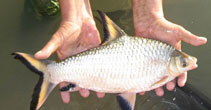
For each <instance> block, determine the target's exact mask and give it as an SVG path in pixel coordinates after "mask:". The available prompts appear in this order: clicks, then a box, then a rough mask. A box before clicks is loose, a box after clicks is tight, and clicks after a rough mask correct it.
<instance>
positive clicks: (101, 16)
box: [97, 10, 110, 44]
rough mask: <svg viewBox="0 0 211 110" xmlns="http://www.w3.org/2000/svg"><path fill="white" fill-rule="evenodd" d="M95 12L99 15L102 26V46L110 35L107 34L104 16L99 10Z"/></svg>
mask: <svg viewBox="0 0 211 110" xmlns="http://www.w3.org/2000/svg"><path fill="white" fill-rule="evenodd" d="M97 12H98V14H99V15H100V18H101V23H102V24H103V32H104V39H103V40H102V42H101V44H103V43H104V42H106V41H107V40H108V39H109V36H110V33H109V29H108V26H107V21H106V18H105V14H104V13H103V12H102V11H100V10H97ZM99 21H100V19H99Z"/></svg>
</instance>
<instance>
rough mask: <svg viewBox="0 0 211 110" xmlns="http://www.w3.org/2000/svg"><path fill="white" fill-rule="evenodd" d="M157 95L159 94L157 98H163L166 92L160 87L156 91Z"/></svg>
mask: <svg viewBox="0 0 211 110" xmlns="http://www.w3.org/2000/svg"><path fill="white" fill-rule="evenodd" d="M155 93H156V94H157V96H163V95H164V90H163V88H162V87H159V88H157V89H155Z"/></svg>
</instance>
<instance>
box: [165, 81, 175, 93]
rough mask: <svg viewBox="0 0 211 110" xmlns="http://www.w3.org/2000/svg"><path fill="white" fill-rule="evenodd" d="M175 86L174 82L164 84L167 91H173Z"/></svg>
mask: <svg viewBox="0 0 211 110" xmlns="http://www.w3.org/2000/svg"><path fill="white" fill-rule="evenodd" d="M175 86H176V80H172V81H170V82H168V83H167V84H166V88H167V89H168V90H169V91H172V90H174V88H175Z"/></svg>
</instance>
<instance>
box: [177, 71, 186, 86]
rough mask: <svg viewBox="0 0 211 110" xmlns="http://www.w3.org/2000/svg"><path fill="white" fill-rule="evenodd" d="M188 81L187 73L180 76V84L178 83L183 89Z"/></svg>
mask: <svg viewBox="0 0 211 110" xmlns="http://www.w3.org/2000/svg"><path fill="white" fill-rule="evenodd" d="M186 81H187V72H186V73H183V74H182V75H180V76H179V77H178V82H177V83H178V85H179V86H180V87H183V86H185V83H186Z"/></svg>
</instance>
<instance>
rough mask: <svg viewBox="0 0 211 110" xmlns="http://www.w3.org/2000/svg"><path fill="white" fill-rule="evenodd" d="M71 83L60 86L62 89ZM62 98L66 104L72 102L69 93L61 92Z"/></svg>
mask: <svg viewBox="0 0 211 110" xmlns="http://www.w3.org/2000/svg"><path fill="white" fill-rule="evenodd" d="M68 84H69V83H64V82H63V83H60V84H59V86H60V88H62V87H64V86H67V85H68ZM61 97H62V100H63V102H64V103H66V104H67V103H69V102H70V94H69V92H61Z"/></svg>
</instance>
